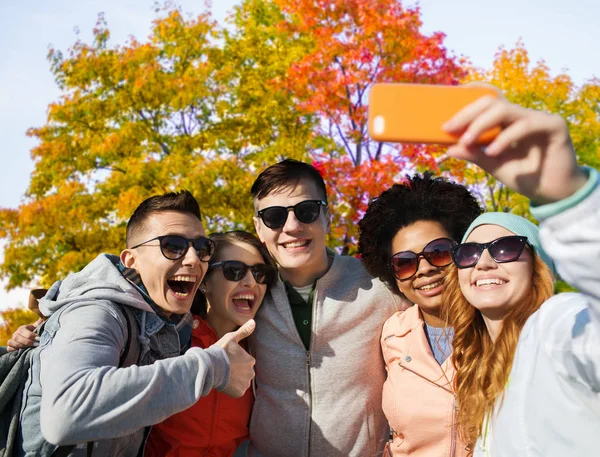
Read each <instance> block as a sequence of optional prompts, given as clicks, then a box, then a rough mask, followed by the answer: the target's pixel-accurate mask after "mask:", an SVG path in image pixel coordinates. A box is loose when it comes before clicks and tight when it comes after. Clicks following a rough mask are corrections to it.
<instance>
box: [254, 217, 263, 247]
mask: <svg viewBox="0 0 600 457" xmlns="http://www.w3.org/2000/svg"><path fill="white" fill-rule="evenodd" d="M252 220H253V221H254V230H256V234H257V235H258V239H259V240H260V241H261V242H262V243H264V242H265V239H264V238H263V233H262V231H263V226H262V224H261V223H260V218H259V217H258V216H254V217H253V218H252Z"/></svg>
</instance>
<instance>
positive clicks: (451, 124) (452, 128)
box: [442, 95, 496, 133]
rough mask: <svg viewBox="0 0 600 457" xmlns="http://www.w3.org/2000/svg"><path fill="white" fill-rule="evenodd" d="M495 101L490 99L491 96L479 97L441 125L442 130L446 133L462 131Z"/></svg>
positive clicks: (493, 98)
mask: <svg viewBox="0 0 600 457" xmlns="http://www.w3.org/2000/svg"><path fill="white" fill-rule="evenodd" d="M495 101H496V97H492V96H491V95H486V96H485V97H481V98H480V99H478V100H476V101H474V102H473V103H471V104H469V105H467V106H465V107H464V108H463V109H461V110H460V111H459V112H458V113H456V114H455V115H454V116H453V117H452V119H450V120H449V121H448V122H446V123H445V124H444V125H442V129H444V130H446V131H447V132H448V133H459V132H462V131H464V130H465V129H466V128H467V127H468V125H469V124H470V123H471V122H472V121H473V119H475V118H476V117H477V116H479V115H480V114H481V113H483V112H484V111H485V110H487V109H489V107H490V106H491V105H492V104H493V103H494V102H495Z"/></svg>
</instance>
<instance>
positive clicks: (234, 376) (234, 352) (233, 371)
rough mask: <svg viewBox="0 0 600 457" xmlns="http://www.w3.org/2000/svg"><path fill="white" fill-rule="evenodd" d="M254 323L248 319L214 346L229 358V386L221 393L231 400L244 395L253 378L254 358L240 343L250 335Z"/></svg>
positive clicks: (254, 325)
mask: <svg viewBox="0 0 600 457" xmlns="http://www.w3.org/2000/svg"><path fill="white" fill-rule="evenodd" d="M255 327H256V323H255V322H254V320H253V319H250V320H249V321H248V322H246V323H245V324H244V325H242V326H241V327H240V328H239V329H237V330H236V331H235V332H230V333H227V334H225V335H223V337H222V338H221V339H220V340H219V341H217V342H216V343H215V344H216V345H217V346H221V347H222V348H223V349H225V352H226V353H227V357H229V366H230V368H229V384H227V387H225V389H223V392H224V393H226V394H227V395H229V396H230V397H233V398H238V397H241V396H242V395H244V393H245V392H246V390H248V387H250V383H251V382H252V379H253V378H254V363H255V360H254V357H252V356H251V355H250V354H248V353H247V352H246V351H245V350H244V348H242V347H241V346H240V344H239V343H240V341H242V340H243V339H244V338H247V337H248V336H250V335H251V334H252V332H253V331H254V328H255Z"/></svg>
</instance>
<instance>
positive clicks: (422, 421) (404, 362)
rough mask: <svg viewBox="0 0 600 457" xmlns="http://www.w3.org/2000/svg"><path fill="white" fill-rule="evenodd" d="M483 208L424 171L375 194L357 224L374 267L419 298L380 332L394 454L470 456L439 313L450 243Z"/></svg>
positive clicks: (449, 339) (393, 286) (390, 449)
mask: <svg viewBox="0 0 600 457" xmlns="http://www.w3.org/2000/svg"><path fill="white" fill-rule="evenodd" d="M480 213H481V208H480V206H479V204H478V203H477V201H476V200H475V198H474V197H473V196H472V195H471V193H470V192H469V191H468V190H467V189H466V188H465V187H464V186H461V185H459V184H455V183H452V182H450V181H448V180H446V179H444V178H434V177H432V175H431V174H428V173H426V174H425V175H423V176H420V175H415V176H412V177H410V178H408V179H407V180H406V181H405V182H403V183H401V184H394V185H393V186H392V187H391V188H390V189H388V190H386V191H385V192H383V193H382V194H381V195H380V196H379V197H378V198H375V199H373V200H372V201H371V203H370V204H369V207H368V209H367V212H366V213H365V216H364V217H363V219H362V220H361V222H360V223H359V228H360V239H359V251H360V253H361V255H362V257H363V261H364V265H365V267H366V268H367V270H368V271H369V273H371V274H372V275H373V276H376V277H378V278H380V279H381V280H382V281H384V282H385V283H387V284H388V285H389V287H390V288H391V289H392V290H393V291H395V292H396V293H398V294H402V295H404V296H405V297H406V298H407V299H408V300H410V301H411V302H413V303H415V306H413V307H411V308H409V309H408V310H406V311H404V312H398V313H396V314H394V315H393V316H392V317H390V318H389V319H388V320H387V321H386V323H385V324H384V326H383V331H382V336H381V348H382V351H383V357H384V360H385V363H386V369H387V372H388V376H387V380H386V382H385V384H384V386H383V410H384V412H385V415H386V417H387V419H388V422H389V424H390V428H391V437H390V442H389V443H388V447H387V452H388V453H389V454H390V455H394V456H396V455H408V454H410V455H413V456H431V455H436V456H441V455H450V456H454V455H456V456H464V455H466V450H465V447H466V446H465V443H464V442H462V441H461V440H460V439H459V437H458V436H457V433H456V399H455V395H454V391H453V387H452V381H453V377H454V367H453V364H452V361H451V360H450V357H449V356H450V354H451V352H452V329H450V328H445V321H444V319H443V318H442V317H441V316H440V312H441V307H442V292H443V291H444V287H445V285H444V280H445V277H446V274H447V267H448V266H449V265H450V264H451V263H452V257H451V250H452V248H453V247H454V246H455V245H456V242H457V241H459V240H461V238H462V236H463V234H464V233H465V231H466V230H467V228H468V227H469V225H470V224H471V222H472V221H473V220H474V219H475V218H476V217H477V216H478V215H479V214H480Z"/></svg>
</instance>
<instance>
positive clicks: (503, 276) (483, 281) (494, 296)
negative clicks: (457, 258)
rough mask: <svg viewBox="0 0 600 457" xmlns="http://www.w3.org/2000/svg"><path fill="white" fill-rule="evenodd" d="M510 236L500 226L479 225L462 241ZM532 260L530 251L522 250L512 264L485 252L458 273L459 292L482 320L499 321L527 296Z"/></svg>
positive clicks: (481, 241)
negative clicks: (471, 265) (499, 260)
mask: <svg viewBox="0 0 600 457" xmlns="http://www.w3.org/2000/svg"><path fill="white" fill-rule="evenodd" d="M511 235H514V233H512V232H511V231H509V230H507V229H505V228H504V227H500V226H498V225H481V226H479V227H477V228H475V229H474V230H473V231H472V232H471V234H470V235H469V237H468V238H467V240H466V241H467V242H475V243H488V242H490V241H493V240H495V239H498V238H501V237H503V236H511ZM533 260H534V259H533V255H532V252H531V250H530V249H529V248H527V247H526V248H525V249H524V250H523V252H522V253H521V256H520V257H519V258H518V259H517V260H515V261H514V262H507V263H496V262H495V261H494V259H492V257H491V256H490V253H489V252H488V250H487V249H486V250H485V251H483V253H482V255H481V258H480V259H479V262H477V265H475V266H474V267H471V268H463V269H459V270H458V280H459V283H460V289H461V291H462V293H463V295H464V296H465V298H466V299H467V301H468V302H469V303H470V304H471V305H473V306H474V307H475V308H477V309H478V310H479V311H480V312H481V314H482V315H483V317H484V318H485V319H486V320H487V319H489V320H494V321H498V320H501V319H503V318H504V317H505V316H506V314H507V313H508V311H509V310H510V309H512V308H513V307H514V306H515V305H518V304H519V303H523V302H524V301H525V300H526V299H527V297H528V296H529V294H530V293H531V288H532V278H533Z"/></svg>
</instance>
